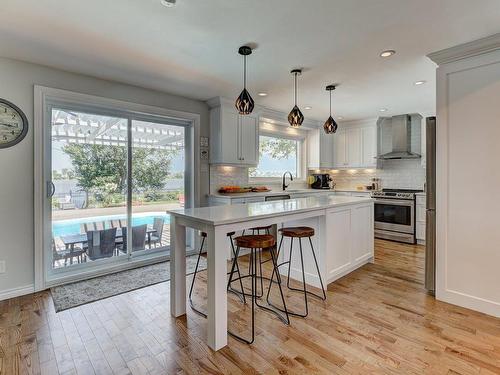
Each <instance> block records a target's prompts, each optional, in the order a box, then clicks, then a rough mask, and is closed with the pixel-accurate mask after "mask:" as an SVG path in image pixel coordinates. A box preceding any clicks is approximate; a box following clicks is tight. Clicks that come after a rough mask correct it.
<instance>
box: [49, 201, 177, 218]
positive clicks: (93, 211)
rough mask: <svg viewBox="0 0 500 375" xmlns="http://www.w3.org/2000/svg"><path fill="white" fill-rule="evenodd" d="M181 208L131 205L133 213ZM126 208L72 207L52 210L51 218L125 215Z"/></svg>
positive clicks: (168, 205) (166, 205)
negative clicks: (71, 208) (70, 208)
mask: <svg viewBox="0 0 500 375" xmlns="http://www.w3.org/2000/svg"><path fill="white" fill-rule="evenodd" d="M178 208H182V206H181V205H180V204H179V203H178V202H175V203H162V204H148V205H143V206H133V207H132V212H133V213H144V212H163V213H166V212H167V210H175V209H178ZM126 213H127V209H126V208H125V207H124V206H122V207H106V208H84V209H81V210H79V209H73V210H53V211H52V220H53V221H59V220H70V219H83V218H85V217H96V216H110V215H125V214H126Z"/></svg>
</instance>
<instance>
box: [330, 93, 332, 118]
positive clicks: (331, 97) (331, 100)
mask: <svg viewBox="0 0 500 375" xmlns="http://www.w3.org/2000/svg"><path fill="white" fill-rule="evenodd" d="M330 117H332V90H330Z"/></svg>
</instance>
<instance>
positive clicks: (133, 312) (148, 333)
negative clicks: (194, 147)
mask: <svg viewBox="0 0 500 375" xmlns="http://www.w3.org/2000/svg"><path fill="white" fill-rule="evenodd" d="M266 266H267V269H266V272H269V268H268V266H269V263H267V264H266ZM243 269H246V268H245V267H243ZM423 272H424V269H423V248H422V247H420V246H410V245H404V244H397V243H393V242H387V241H378V240H377V241H376V260H375V264H369V265H366V266H365V267H363V268H362V269H360V270H358V271H356V272H353V273H351V274H350V275H348V276H346V277H344V278H342V279H341V280H338V281H337V282H335V283H332V284H330V285H329V286H328V299H327V301H326V302H322V301H319V300H316V299H310V306H309V309H310V315H309V317H307V318H306V319H299V318H294V319H293V320H292V323H291V326H285V325H283V324H282V323H281V322H280V321H278V319H277V318H275V317H274V316H273V315H271V314H269V313H267V312H263V311H258V312H257V314H256V325H257V331H256V339H255V343H254V344H253V345H245V344H242V343H240V342H238V341H236V340H235V339H232V338H229V345H228V346H227V347H226V348H224V349H222V350H220V351H219V352H216V353H214V352H212V351H211V350H210V349H209V348H208V347H207V346H206V345H205V337H206V320H205V319H203V318H202V317H200V316H199V315H196V314H195V313H194V312H193V311H192V310H190V309H189V308H188V314H187V316H186V317H183V318H181V319H177V320H175V319H173V318H172V317H171V316H170V312H169V293H168V291H169V289H168V285H167V284H166V283H162V284H158V285H155V286H151V287H148V288H144V289H140V290H137V291H134V292H130V293H127V294H123V295H120V296H116V297H112V298H109V299H106V300H102V301H98V302H94V303H91V304H88V305H85V306H81V307H77V308H74V309H71V310H67V311H63V312H61V313H57V314H56V313H55V312H54V307H53V304H52V300H51V297H50V293H48V292H42V293H37V294H34V295H30V296H24V297H21V298H16V299H12V300H8V301H3V302H0V374H9V375H11V374H17V373H21V374H51V375H52V374H94V373H96V374H130V373H131V374H164V373H167V374H200V373H207V374H219V373H223V374H226V373H231V374H252V373H264V374H367V373H377V374H378V373H381V374H422V373H425V374H500V319H496V318H493V317H489V316H486V315H483V314H480V313H476V312H473V311H471V310H467V309H463V308H459V307H456V306H453V305H448V304H445V303H441V302H437V301H435V300H434V299H433V298H432V297H430V296H428V295H427V294H426V293H425V290H424V289H423V282H422V280H423ZM205 277H206V272H202V273H200V278H199V279H198V278H197V286H196V297H195V300H196V301H197V303H198V304H199V305H200V306H201V307H202V308H203V307H204V299H203V296H204V294H205V285H204V282H205V281H206V279H205ZM198 281H199V282H198ZM287 296H288V303H289V306H290V307H291V306H293V307H294V308H300V306H302V305H301V304H300V302H301V300H300V298H298V297H297V296H296V295H295V294H293V295H292V294H291V293H287ZM229 298H230V303H229V304H228V306H229V309H230V312H229V314H230V316H229V324H230V327H231V329H233V330H237V331H243V330H244V329H245V328H247V327H246V325H245V322H246V321H248V320H245V319H248V310H249V308H248V307H247V308H244V307H242V305H241V304H240V303H239V302H238V300H237V299H236V298H234V297H229Z"/></svg>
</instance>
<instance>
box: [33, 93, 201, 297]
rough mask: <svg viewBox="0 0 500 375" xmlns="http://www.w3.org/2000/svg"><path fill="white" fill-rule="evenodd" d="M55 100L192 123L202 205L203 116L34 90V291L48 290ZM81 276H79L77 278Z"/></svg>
mask: <svg viewBox="0 0 500 375" xmlns="http://www.w3.org/2000/svg"><path fill="white" fill-rule="evenodd" d="M50 100H53V101H57V102H59V103H68V104H71V103H75V102H76V103H78V104H79V105H83V106H85V105H88V106H91V107H94V108H95V107H98V108H102V109H106V110H114V111H121V112H127V113H129V114H131V115H134V114H135V115H141V114H146V115H150V116H151V115H153V116H159V117H169V118H175V119H180V120H184V121H189V122H191V128H192V134H191V137H190V142H191V143H192V152H191V154H192V155H190V159H191V160H190V165H191V170H192V175H193V178H192V181H188V184H190V188H191V190H192V204H193V205H194V206H195V207H196V206H199V203H200V176H199V174H200V166H199V163H200V161H199V158H198V157H196V156H197V155H199V148H200V144H199V139H200V115H199V114H196V113H190V112H183V111H177V110H172V109H167V108H162V107H156V106H150V105H145V104H138V103H132V102H127V101H123V100H117V99H111V98H105V97H100V96H95V95H88V94H82V93H78V92H73V91H68V90H61V89H56V88H51V87H45V86H39V85H35V86H34V127H33V128H34V129H33V132H34V160H33V162H34V197H33V198H34V252H35V253H34V266H35V268H34V272H35V284H34V285H35V291H40V290H44V289H46V288H47V280H46V270H45V268H46V267H45V262H46V260H44V251H43V249H44V243H43V242H44V226H45V225H46V223H45V220H44V217H43V215H44V202H45V194H46V193H47V192H46V186H45V181H44V172H45V171H44V163H45V160H44V150H45V147H46V144H45V142H46V141H45V132H44V129H43V127H44V123H45V119H44V116H46V115H47V114H46V113H45V108H46V104H47V102H48V101H50ZM77 276H78V275H77Z"/></svg>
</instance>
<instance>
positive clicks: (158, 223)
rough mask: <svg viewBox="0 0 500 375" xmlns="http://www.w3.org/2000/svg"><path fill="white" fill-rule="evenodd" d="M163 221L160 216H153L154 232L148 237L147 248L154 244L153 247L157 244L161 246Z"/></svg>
mask: <svg viewBox="0 0 500 375" xmlns="http://www.w3.org/2000/svg"><path fill="white" fill-rule="evenodd" d="M164 223H165V219H164V218H162V217H155V218H154V221H153V229H154V230H155V232H154V233H151V235H150V237H149V248H151V245H152V244H154V245H155V247H156V246H157V245H158V244H159V245H160V246H161V236H162V235H163V224H164Z"/></svg>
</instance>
